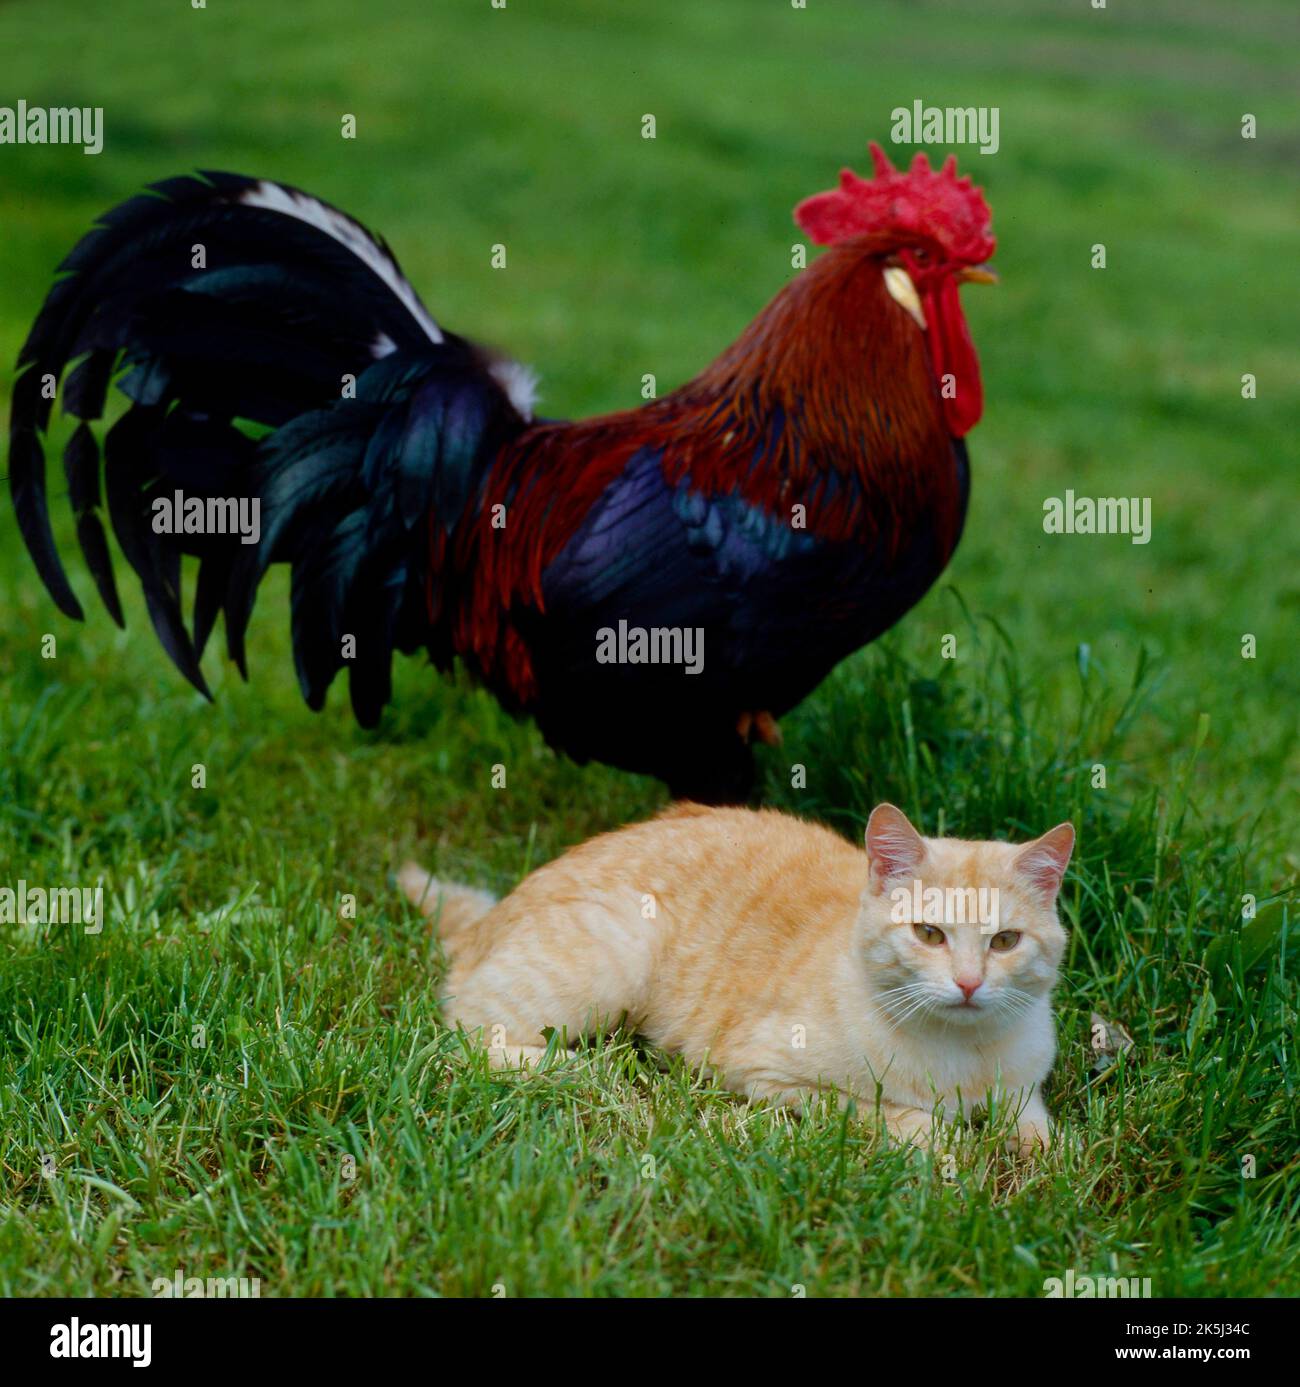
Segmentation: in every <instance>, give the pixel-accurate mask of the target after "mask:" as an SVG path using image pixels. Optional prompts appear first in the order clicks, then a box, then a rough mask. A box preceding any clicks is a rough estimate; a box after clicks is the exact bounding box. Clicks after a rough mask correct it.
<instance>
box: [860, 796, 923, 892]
mask: <svg viewBox="0 0 1300 1387" xmlns="http://www.w3.org/2000/svg"><path fill="white" fill-rule="evenodd" d="M867 856H868V857H869V858H870V859H871V889H872V890H873V891H874V892H875V893H876V894H877V895H880V894H881V893H882V892H883V891H884V889H885V887H886V886H887V885H888V884H889V882H891V881H898V880H901V879H904V878H906V879H914V878H915V877H916V874H917V870H918V868H919V867H920V865H921V859H922V858H923V857H924V856H925V844H924V842H922V840H921V835H920V834H919V833H918V832H917V831H916V829H914V828H913V827H912V825H911V824H910V823H909V822H908V818H907V815H906V814H904V813H903V811H902V810H901V809H896V808H895V807H894V806H893V805H892V804H878V805H876V807H875V808H874V809H873V810H872V811H871V817H870V818H869V819H868V820H867Z"/></svg>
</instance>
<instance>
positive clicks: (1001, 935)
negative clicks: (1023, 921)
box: [989, 929, 1020, 954]
mask: <svg viewBox="0 0 1300 1387" xmlns="http://www.w3.org/2000/svg"><path fill="white" fill-rule="evenodd" d="M1019 943H1020V931H1019V930H1018V929H1003V930H999V931H998V932H997V933H996V934H995V935H994V936H993V938H992V939H990V940H989V948H990V949H996V950H997V951H998V953H1000V954H1004V953H1006V952H1007V951H1008V950H1009V949H1014V948H1015V947H1016V945H1017V944H1019Z"/></svg>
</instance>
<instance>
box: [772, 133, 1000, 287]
mask: <svg viewBox="0 0 1300 1387" xmlns="http://www.w3.org/2000/svg"><path fill="white" fill-rule="evenodd" d="M871 163H872V165H873V167H874V168H875V173H876V176H875V178H873V179H871V180H870V181H868V180H867V179H865V178H859V177H858V175H857V174H856V173H854V172H853V170H852V169H843V170H841V172H840V186H839V187H838V188H834V189H832V190H831V191H830V192H828V193H815V194H814V195H813V196H812V197H809V198H805V199H804V200H803V201H802V202H801V203H800V204H799V205H798V207H796V208H795V209H794V219H795V221H796V222H798V224H799V226H800V228H801V229H802V230H803V231H804V232H806V233H807V235H808V236H809V237H811V239H812V240H813V241H815V242H816V243H817V244H818V245H821V246H829V245H833V244H834V243H835V242H836V241H846V240H848V239H849V238H850V237H851V236H862V235H865V234H866V233H867V232H880V233H884V234H886V235H891V236H894V235H896V236H897V238H898V244H899V245H900V246H904V245H906V244H907V242H908V240H909V239H911V238H914V237H920V238H924V239H926V240H929V241H934V242H937V243H938V244H939V245H940V246H941V247H942V248H943V250H944V252H945V255H946V258H947V259H949V260H955V261H961V262H962V263H964V264H968V265H978V264H980V263H981V262H982V261H984V260H987V259H988V258H989V257H990V256H991V255H992V254H993V250H994V246H995V244H996V243H995V242H994V240H993V236H992V230H991V224H990V213H989V205H988V203H987V202H985V201H984V194H983V193H982V192H980V190H979V189H978V188H977V187H975V185H974V184H973V183H972V182H971V181H970V179H969V178H958V177H957V156H956V155H955V154H950V155H949V156H948V157H947V159H945V160H944V163H943V167H942V168H941V169H940V170H939V171H938V172H937V173H936V172H935V171H934V170H933V169H932V168H931V167H930V161H929V160H928V159H927V158H926V157H925V155H924V154H918V155H917V156H916V158H914V159H913V160H912V167H911V168H910V169H908V171H907V172H906V173H900V172H899V171H898V170H897V169H896V168H895V167H894V166H893V164H891V163H890V162H889V158H888V156H887V155H886V154H885V151H884V150H883V149H881V147H880V146H879V145H878V144H877V143H876V142H875V141H874V140H872V142H871Z"/></svg>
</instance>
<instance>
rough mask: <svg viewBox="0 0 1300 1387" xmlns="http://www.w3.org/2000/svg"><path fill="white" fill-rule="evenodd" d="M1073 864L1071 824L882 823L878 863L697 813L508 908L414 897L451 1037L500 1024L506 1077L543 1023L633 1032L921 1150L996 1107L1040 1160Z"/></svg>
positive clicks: (557, 868)
mask: <svg viewBox="0 0 1300 1387" xmlns="http://www.w3.org/2000/svg"><path fill="white" fill-rule="evenodd" d="M1073 846H1074V830H1073V828H1072V827H1071V826H1070V825H1069V824H1068V823H1065V824H1060V825H1058V826H1057V827H1056V828H1054V829H1052V830H1051V831H1050V832H1048V833H1045V834H1044V835H1043V836H1042V837H1041V838H1038V839H1035V840H1034V841H1033V842H1032V843H1028V844H1021V845H1016V844H1010V843H997V842H965V841H962V840H959V839H951V838H922V837H921V836H920V834H918V833H917V831H916V830H915V829H914V828H913V827H912V825H911V824H910V823H909V822H908V820H907V817H906V816H905V815H904V814H903V812H902V811H901V810H899V809H896V808H895V807H894V806H893V805H891V804H882V805H879V806H878V807H877V808H876V809H875V811H874V812H873V813H872V815H871V818H870V821H869V822H868V824H867V833H866V852H865V853H864V852H863V851H862V850H861V849H859V848H856V847H854V846H853V845H852V844H850V843H848V842H846V841H845V840H844V839H842V838H840V837H839V836H838V835H836V834H834V833H832V832H831V831H830V830H828V829H825V828H821V827H818V826H817V825H815V824H810V823H806V822H804V821H802V820H800V819H796V818H792V817H791V816H789V815H786V814H779V813H775V812H773V811H771V810H758V811H755V810H749V809H704V808H701V807H699V806H696V805H678V806H676V807H674V808H672V809H669V810H668V811H666V812H665V813H663V814H661V815H659V817H658V818H655V819H651V820H649V821H648V822H646V823H641V824H634V825H632V826H631V827H628V828H622V829H619V830H618V831H617V832H614V833H607V834H604V835H602V836H601V837H598V838H593V839H592V840H591V841H590V842H586V843H583V844H581V845H580V846H578V847H575V848H572V849H570V850H569V851H568V852H566V853H565V854H564V855H563V856H562V857H560V858H558V859H557V860H555V861H554V862H550V863H548V864H547V865H546V866H544V867H540V868H538V870H537V871H535V872H533V873H532V874H531V875H529V876H528V877H526V878H525V879H524V880H523V881H522V882H521V883H520V884H519V886H518V887H516V888H515V890H514V891H512V892H511V893H510V895H508V896H506V897H505V899H504V900H502V901H501V902H499V903H497V902H495V901H494V900H493V899H492V897H491V896H489V895H487V894H486V893H485V892H482V891H475V890H472V889H471V888H468V887H464V886H456V885H449V884H446V883H443V882H439V881H437V880H435V879H434V878H432V877H430V876H429V874H428V873H427V872H424V871H422V870H421V869H420V868H419V867H417V866H415V865H414V864H408V865H407V866H406V867H404V868H403V869H402V872H401V875H400V877H399V881H400V884H401V886H402V888H403V890H404V891H405V892H406V894H407V895H408V896H409V897H410V899H411V900H412V901H414V902H415V903H416V905H418V906H419V907H420V908H421V909H422V910H423V911H424V912H425V913H426V914H427V915H429V916H430V917H431V918H433V919H435V920H436V921H437V924H438V928H439V931H440V933H441V935H442V939H443V943H444V946H445V949H446V953H447V956H448V958H449V959H450V963H451V966H450V969H449V972H448V975H447V981H446V991H445V1014H446V1017H447V1019H448V1021H449V1022H450V1023H452V1024H457V1025H461V1026H463V1027H465V1028H466V1029H468V1030H471V1031H474V1032H479V1030H480V1028H481V1036H482V1039H483V1041H484V1043H487V1044H488V1045H489V1046H490V1047H491V1052H492V1058H493V1062H494V1063H496V1064H499V1065H506V1066H518V1065H525V1066H526V1065H529V1064H531V1063H535V1062H536V1061H537V1060H538V1059H539V1058H540V1057H541V1056H542V1055H543V1054H544V1053H545V1049H544V1045H543V1037H542V1035H541V1031H542V1029H543V1028H544V1027H555V1028H556V1029H557V1030H560V1031H562V1032H563V1033H564V1034H565V1035H566V1036H567V1038H568V1040H569V1041H574V1040H576V1039H577V1038H578V1037H579V1036H581V1035H583V1034H586V1033H588V1032H590V1031H592V1030H593V1029H595V1028H597V1027H598V1026H605V1027H612V1026H614V1025H617V1024H618V1023H619V1022H620V1021H622V1022H623V1023H624V1024H625V1025H626V1026H628V1027H629V1028H631V1029H634V1030H636V1031H637V1032H639V1033H640V1034H641V1035H643V1036H645V1037H646V1038H647V1039H648V1040H650V1041H652V1042H653V1043H655V1044H657V1045H660V1046H662V1047H663V1048H664V1049H666V1050H673V1051H678V1052H680V1053H681V1054H683V1055H685V1056H686V1057H687V1059H688V1060H690V1061H691V1062H692V1063H700V1062H705V1061H707V1062H708V1063H709V1064H710V1066H711V1067H712V1068H713V1070H714V1071H715V1072H716V1073H717V1074H718V1075H720V1076H721V1078H722V1079H723V1081H724V1082H725V1083H726V1084H727V1086H728V1087H730V1088H733V1089H735V1090H736V1091H737V1092H740V1093H743V1094H745V1095H747V1096H748V1097H750V1098H751V1099H755V1098H767V1099H772V1100H775V1101H777V1102H784V1103H798V1101H799V1100H800V1098H801V1097H802V1096H804V1095H806V1094H808V1093H809V1092H810V1091H812V1090H817V1089H830V1090H834V1091H835V1092H837V1093H838V1094H839V1095H840V1096H841V1098H844V1097H846V1096H848V1095H852V1096H853V1097H854V1098H856V1099H857V1101H858V1104H859V1107H860V1108H861V1109H862V1110H863V1111H868V1110H874V1109H875V1105H876V1103H877V1100H879V1104H880V1111H881V1113H882V1115H883V1117H884V1119H885V1121H886V1123H887V1124H888V1127H889V1130H890V1131H891V1132H892V1133H893V1134H894V1135H895V1136H897V1137H901V1138H906V1139H909V1140H913V1141H917V1142H921V1143H924V1142H926V1141H927V1140H928V1139H929V1137H930V1136H931V1132H932V1127H933V1123H934V1121H935V1119H938V1120H939V1121H943V1120H944V1119H946V1118H950V1117H953V1116H955V1115H956V1114H957V1113H958V1112H959V1110H964V1111H966V1112H969V1111H970V1110H971V1109H972V1108H973V1107H974V1106H976V1105H977V1104H978V1105H987V1104H988V1103H989V1102H990V1101H991V1100H993V1101H996V1102H998V1104H999V1106H1000V1107H1002V1108H1003V1109H1004V1110H1005V1109H1006V1108H1008V1107H1009V1108H1010V1109H1011V1110H1013V1111H1014V1112H1015V1114H1016V1116H1015V1122H1016V1129H1017V1137H1016V1144H1017V1145H1018V1146H1019V1147H1020V1148H1021V1149H1024V1150H1027V1149H1029V1148H1030V1147H1032V1146H1034V1145H1041V1146H1044V1147H1045V1146H1046V1145H1047V1144H1048V1140H1049V1137H1048V1125H1047V1123H1048V1119H1047V1109H1046V1107H1045V1106H1044V1104H1043V1099H1042V1096H1041V1094H1040V1092H1039V1088H1040V1085H1041V1084H1042V1082H1043V1080H1044V1078H1046V1076H1047V1073H1048V1070H1049V1069H1050V1068H1051V1065H1052V1059H1053V1057H1054V1055H1055V1050H1056V1039H1055V1027H1054V1024H1053V1019H1052V1010H1051V1002H1050V997H1051V991H1052V987H1053V985H1054V983H1055V981H1056V973H1057V965H1058V964H1059V962H1060V959H1061V953H1062V950H1063V949H1064V946H1065V931H1064V930H1063V929H1062V928H1061V925H1060V923H1059V921H1058V920H1057V916H1056V896H1057V892H1058V890H1059V888H1060V884H1061V878H1062V876H1063V875H1064V872H1065V869H1066V866H1067V864H1068V863H1069V860H1070V854H1071V851H1072V850H1073ZM936 888H938V889H936Z"/></svg>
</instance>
